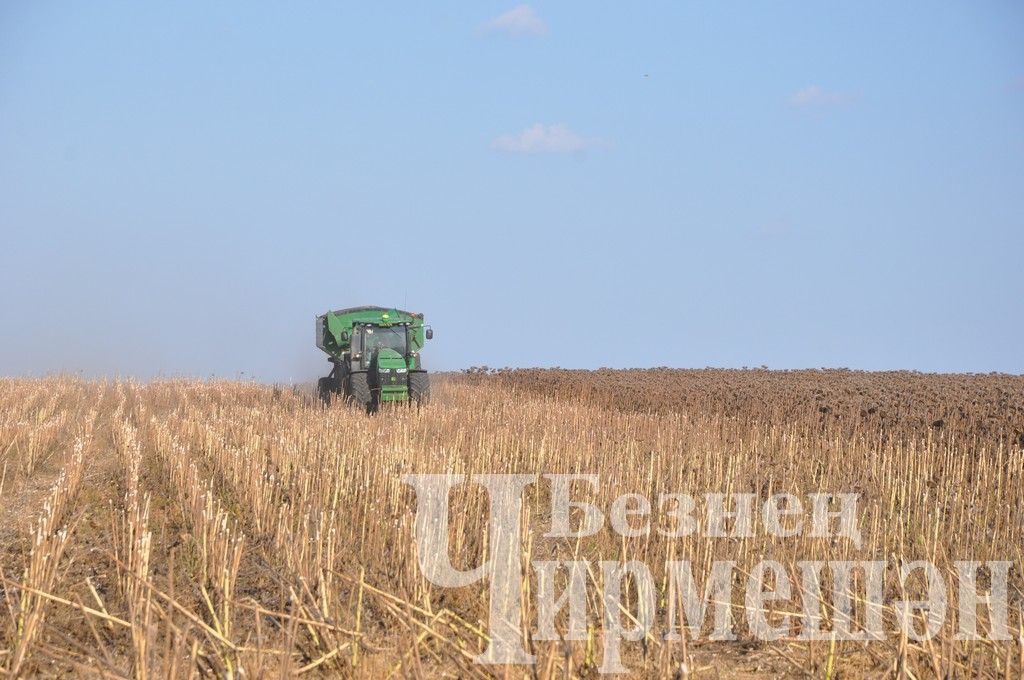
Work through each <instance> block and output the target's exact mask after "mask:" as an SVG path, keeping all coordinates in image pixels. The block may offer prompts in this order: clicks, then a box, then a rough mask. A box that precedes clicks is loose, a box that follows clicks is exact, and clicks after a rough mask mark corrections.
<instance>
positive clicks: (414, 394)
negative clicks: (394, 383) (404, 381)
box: [409, 371, 430, 406]
mask: <svg viewBox="0 0 1024 680" xmlns="http://www.w3.org/2000/svg"><path fill="white" fill-rule="evenodd" d="M409 401H410V402H415V403H416V405H417V406H426V405H427V404H428V403H430V376H429V375H428V374H427V373H423V372H419V371H417V372H415V373H410V374H409Z"/></svg>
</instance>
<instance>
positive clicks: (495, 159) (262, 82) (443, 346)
mask: <svg viewBox="0 0 1024 680" xmlns="http://www.w3.org/2000/svg"><path fill="white" fill-rule="evenodd" d="M361 304H378V305H385V306H398V307H402V306H406V307H407V308H409V309H411V310H414V311H421V312H424V313H425V314H426V317H427V320H428V321H429V322H431V323H432V325H433V327H434V329H435V337H434V340H433V341H432V342H431V343H430V344H429V345H428V347H427V352H426V354H425V356H426V357H427V365H428V366H432V367H434V368H438V369H441V368H443V369H455V368H461V367H466V366H470V365H480V364H487V365H490V366H506V365H508V366H556V365H560V366H565V367H599V366H612V367H626V366H659V365H668V366H680V367H703V366H723V367H740V366H759V365H762V364H766V365H768V366H769V367H772V368H795V367H820V366H833V367H835V366H846V367H851V368H865V369H889V368H911V369H919V370H925V371H992V370H998V371H1006V372H1012V373H1021V372H1024V337H1022V336H1024V5H1021V4H1020V3H1016V2H960V3H953V2H938V3H936V2H923V3H909V2H908V3H903V2H895V3H894V2H879V3H860V2H858V3H843V4H840V3H779V2H772V3H767V2H764V3H731V2H729V3H726V2H708V3H701V4H694V3H682V2H659V3H643V2H641V3H621V2H619V3H613V2H566V1H559V2H536V3H533V4H530V5H518V6H517V5H515V4H514V0H513V2H510V3H500V2H498V3H495V2H478V3H455V2H445V3H438V2H427V3H405V4H394V3H345V4H342V3H327V2H309V3H303V2H297V3H293V2H289V3H284V2H274V3H254V2H237V3H233V2H174V3H138V2H125V3H111V2H104V1H91V2H78V3H69V2H41V1H34V0H33V1H25V2H17V1H10V0H9V1H7V2H4V3H3V4H2V5H0V374H39V373H46V372H52V371H58V370H69V371H79V370H80V371H83V372H85V373H86V374H89V375H100V374H121V375H135V376H139V377H143V378H145V377H149V376H152V375H155V374H164V375H194V376H208V375H220V376H226V377H236V376H239V375H242V374H243V373H244V374H245V376H246V377H249V376H253V377H256V378H258V379H262V380H283V381H287V380H289V379H291V380H296V381H299V380H307V379H310V378H313V377H316V376H317V375H318V374H320V373H324V374H325V373H326V370H327V368H329V366H328V364H327V363H326V361H325V360H324V359H325V357H324V356H323V355H322V354H320V352H319V351H318V350H317V349H316V348H315V347H314V344H313V340H314V338H313V318H314V315H315V314H317V313H321V312H323V311H324V310H325V309H328V308H338V307H347V306H353V305H361Z"/></svg>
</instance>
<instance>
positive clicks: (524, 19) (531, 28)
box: [481, 5, 548, 35]
mask: <svg viewBox="0 0 1024 680" xmlns="http://www.w3.org/2000/svg"><path fill="white" fill-rule="evenodd" d="M481 29H482V30H483V32H485V33H508V34H509V35H543V34H545V33H547V31H548V26H547V24H545V23H544V22H543V21H541V19H540V17H538V16H537V13H536V12H534V11H533V8H532V7H530V6H529V5H516V6H515V7H513V8H512V9H510V10H509V11H507V12H505V13H504V14H499V15H498V16H496V17H494V18H493V19H491V20H490V21H488V22H487V23H485V24H484V25H483V26H481Z"/></svg>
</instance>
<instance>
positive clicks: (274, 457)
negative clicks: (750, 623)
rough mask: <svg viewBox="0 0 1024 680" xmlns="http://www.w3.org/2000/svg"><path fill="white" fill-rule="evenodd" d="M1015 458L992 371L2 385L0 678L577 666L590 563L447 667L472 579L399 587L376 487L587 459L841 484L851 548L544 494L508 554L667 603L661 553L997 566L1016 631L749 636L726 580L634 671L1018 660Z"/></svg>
mask: <svg viewBox="0 0 1024 680" xmlns="http://www.w3.org/2000/svg"><path fill="white" fill-rule="evenodd" d="M1022 447H1024V378H1020V377H1009V376H998V375H992V376H927V375H920V374H911V373H892V374H867V373H857V372H849V371H830V372H820V371H806V372H793V373H775V372H768V371H668V370H654V371H624V372H623V371H598V372H573V371H558V370H555V371H513V372H497V373H495V372H485V371H476V372H473V373H470V374H460V375H452V376H444V377H442V378H441V379H440V380H438V381H437V384H436V385H435V388H434V401H433V403H432V404H431V405H430V406H429V407H428V408H425V409H421V410H416V409H414V408H397V409H393V410H392V409H385V410H384V411H382V412H381V413H380V414H378V415H376V416H373V417H370V416H367V415H365V414H364V413H362V412H360V411H358V410H356V409H354V408H348V407H346V406H345V405H343V404H334V405H332V406H331V407H329V408H324V407H323V406H321V405H320V404H318V403H316V402H315V401H314V400H312V399H311V398H310V397H309V396H308V395H307V394H306V392H304V391H302V390H294V389H289V388H275V387H269V386H260V385H255V384H245V383H233V382H200V381H157V382H153V383H149V384H145V385H143V384H138V383H133V382H128V381H117V382H113V381H107V382H90V381H82V380H78V379H74V378H63V377H53V378H46V379H38V380H35V379H3V380H0V479H2V482H0V578H2V580H0V677H4V676H12V677H13V676H18V677H21V676H31V675H86V676H105V677H136V678H145V677H153V678H157V677H159V678H163V677H189V676H193V675H200V676H214V675H216V676H220V677H224V676H225V675H238V674H239V673H240V672H242V671H244V673H245V675H247V676H249V677H272V676H273V677H276V676H282V677H286V676H290V675H293V674H298V673H301V674H306V675H320V676H329V677H337V676H342V677H381V678H383V677H389V676H391V677H440V676H445V675H446V676H447V677H505V673H506V670H508V672H509V673H510V674H509V675H508V676H507V677H524V676H525V677H537V678H541V679H545V680H546V679H547V678H567V677H593V676H594V675H595V674H596V665H597V664H598V663H600V649H601V632H600V631H601V622H600V609H599V605H600V602H601V595H600V591H599V590H598V589H599V587H600V584H599V583H597V582H596V580H595V583H594V584H593V585H594V589H595V590H594V593H593V597H592V600H591V602H590V604H591V605H592V606H591V607H589V608H588V621H590V622H591V625H590V626H589V632H588V639H587V640H582V641H578V642H572V643H562V642H541V641H530V643H529V644H530V649H531V652H532V653H534V654H536V655H537V656H538V662H537V665H536V666H535V667H533V668H529V667H515V668H511V669H505V668H503V667H497V668H493V667H486V666H480V665H477V664H474V663H473V662H472V661H471V659H472V657H473V656H474V655H476V654H478V653H480V651H481V650H482V649H483V647H484V645H485V643H486V640H485V636H484V633H483V631H484V630H485V629H486V623H487V602H486V600H485V598H484V597H483V596H484V595H485V594H486V588H484V587H479V588H478V587H475V586H474V587H467V588H459V589H453V590H445V589H440V588H437V587H434V586H432V585H430V584H429V583H427V582H426V581H425V580H424V579H423V577H422V575H421V573H420V572H419V569H418V565H417V562H416V556H415V551H414V548H413V546H414V541H413V535H412V532H413V520H414V512H415V508H416V503H415V501H416V498H415V494H414V493H413V492H412V490H411V489H410V488H409V487H408V486H406V485H404V484H402V483H401V481H400V476H401V475H402V474H406V473H439V472H455V473H459V474H472V473H491V474H493V473H530V474H559V473H576V472H585V473H592V474H596V475H599V476H600V479H601V485H600V487H599V490H598V491H597V492H596V494H595V495H593V496H592V497H591V498H590V499H589V500H590V501H591V502H593V503H594V504H595V505H596V506H597V507H598V508H601V509H603V510H607V509H608V508H609V507H610V506H611V504H612V502H613V501H614V499H615V498H617V497H618V496H620V495H621V494H624V493H640V494H642V495H644V496H646V497H647V498H650V499H656V498H658V497H659V494H662V493H673V492H688V493H693V494H702V493H705V492H719V491H721V492H727V493H743V492H749V493H754V494H757V496H758V498H759V499H765V498H767V497H768V496H770V495H772V494H776V493H782V492H788V493H792V494H794V495H797V496H806V494H808V493H813V492H818V491H823V492H855V493H857V494H859V495H860V499H861V500H860V504H859V506H858V513H859V524H860V527H861V532H862V534H863V542H862V545H861V546H860V548H856V547H855V546H853V545H852V544H851V543H850V542H849V541H845V540H823V539H821V538H812V537H809V536H803V535H801V536H797V537H794V538H790V539H785V540H780V539H779V538H777V537H773V536H769V535H766V534H765V533H764V532H763V531H757V532H755V535H754V536H752V537H749V538H739V539H727V538H717V539H713V538H707V537H704V536H700V535H693V536H687V537H683V538H676V539H668V538H665V537H663V536H659V535H657V534H653V535H651V536H645V537H640V538H625V537H622V536H620V535H618V534H616V533H614V532H613V531H612V530H611V529H610V528H609V527H607V526H605V527H604V528H603V529H602V530H601V531H600V532H598V533H597V534H596V535H594V536H591V537H588V538H586V539H584V540H583V541H582V542H580V543H579V544H574V543H573V542H570V541H565V540H558V539H545V538H544V536H543V534H544V532H545V529H544V527H545V526H546V525H547V524H548V522H549V521H550V500H549V499H548V498H547V497H546V495H545V494H544V493H542V492H540V491H538V492H536V493H530V494H528V498H527V503H526V513H527V521H528V526H529V527H530V528H531V536H533V537H534V538H533V540H531V541H530V542H529V543H528V544H527V546H526V548H525V549H526V553H527V557H528V558H531V559H555V558H562V559H571V558H572V557H574V556H583V557H586V558H587V559H591V560H594V561H595V562H596V561H597V560H600V559H605V560H613V559H614V560H627V559H639V560H642V561H644V562H646V563H647V564H649V565H650V566H651V571H652V573H653V575H654V578H655V581H656V583H657V584H658V586H659V592H662V593H664V588H663V585H664V583H665V579H666V576H665V569H664V564H665V561H666V560H667V559H680V556H686V558H687V559H689V560H692V562H693V564H694V565H704V566H707V565H710V564H711V563H712V561H714V560H725V559H730V560H736V561H737V562H738V563H739V564H740V567H741V568H747V569H749V568H750V567H751V566H752V565H753V564H754V563H756V562H758V561H759V560H760V559H762V558H763V557H764V556H766V555H769V556H771V558H772V559H774V560H778V561H779V562H781V563H782V564H784V565H786V566H787V568H792V567H793V565H794V564H795V561H796V560H861V559H884V560H887V561H891V562H892V563H893V564H898V563H902V562H906V561H910V560H915V559H922V560H929V561H931V562H933V563H935V564H936V565H938V567H939V568H940V570H943V571H944V572H946V573H952V570H953V566H952V563H953V561H954V560H958V559H964V558H967V557H969V558H970V559H973V560H1010V561H1012V562H1013V563H1014V566H1013V568H1012V570H1011V573H1010V582H1009V590H1010V628H1011V629H1012V630H1013V631H1014V639H1011V640H1007V641H995V642H993V641H987V640H983V641H961V640H955V639H954V638H953V634H954V633H955V632H956V628H955V625H948V626H947V627H945V628H944V629H943V630H942V632H940V634H939V635H938V636H936V637H935V638H933V639H932V640H931V641H929V642H928V643H917V642H914V641H912V640H907V639H906V638H905V637H904V636H900V635H898V634H894V635H892V636H890V637H888V638H887V639H885V640H883V641H878V642H871V643H856V642H839V643H838V644H836V643H830V642H829V641H827V640H826V641H806V640H799V639H784V640H779V641H777V642H771V643H766V642H760V641H758V640H755V639H753V637H752V636H750V635H749V633H748V632H747V631H746V630H745V628H744V626H743V624H742V622H743V621H744V620H745V617H744V611H743V606H744V604H743V595H742V589H740V590H738V591H737V592H736V599H735V600H734V601H733V602H732V607H733V616H734V618H735V619H736V620H737V621H739V622H740V625H738V626H737V635H738V637H739V639H738V640H737V641H735V642H711V641H708V640H706V639H697V640H693V641H691V642H690V643H689V644H679V643H674V644H673V643H670V642H666V641H665V640H663V639H659V638H658V637H657V636H651V637H650V639H648V640H645V641H644V642H643V643H640V642H635V643H624V648H623V649H624V654H623V659H624V661H625V663H626V665H627V666H628V667H629V668H630V669H631V670H632V673H633V675H634V676H635V677H652V676H653V677H666V678H672V677H696V678H702V677H751V678H753V677H761V676H763V675H765V674H774V675H783V676H792V677H805V676H806V675H807V673H810V674H811V675H812V676H813V677H824V676H826V675H829V674H831V675H832V676H833V677H861V676H864V677H867V676H871V677H875V676H878V675H889V676H894V677H895V676H898V675H900V674H906V677H911V676H913V677H935V676H943V675H946V674H949V675H950V676H960V677H973V676H982V677H993V678H995V677H998V678H1003V677H1020V673H1021V669H1022V667H1024V639H1021V637H1020V634H1019V631H1020V630H1021V613H1020V612H1021V608H1022V606H1024V581H1022V566H1024V553H1022V551H1024V547H1022V546H1024V448H1022ZM478 491H479V490H478V489H477V490H474V489H473V488H472V487H469V486H467V487H466V490H461V489H460V490H457V491H455V493H454V494H453V497H452V501H451V502H452V506H453V511H452V518H453V519H452V553H453V556H454V557H453V559H454V561H455V562H456V563H457V564H460V565H463V566H470V565H474V564H477V563H479V561H480V560H481V559H482V557H483V555H484V552H485V549H486V548H485V544H484V541H483V537H484V535H485V534H486V530H487V502H486V498H485V496H484V494H482V493H479V492H478ZM654 519H655V520H657V517H656V516H655V518H654ZM531 578H532V577H531V576H530V575H529V574H527V575H526V576H524V579H525V581H524V582H525V583H526V586H527V587H526V588H525V590H527V591H528V592H533V589H535V584H533V583H532V582H531V580H530V579H531ZM887 587H888V586H887ZM950 588H953V589H955V582H952V581H950ZM887 594H888V595H895V594H896V593H894V592H889V593H887ZM951 601H952V600H951ZM658 606H659V609H660V610H663V609H664V607H665V606H666V603H665V602H664V601H662V600H661V599H659V603H658ZM798 606H799V605H798V604H795V605H794V604H788V605H787V604H785V603H779V610H778V611H777V612H773V616H775V615H781V614H784V613H786V612H787V611H790V610H791V609H792V608H793V607H798ZM524 613H525V619H526V620H527V621H531V620H532V619H531V617H532V616H534V615H535V614H536V612H535V611H533V606H532V604H531V603H530V602H529V601H527V602H525V604H524ZM979 619H980V623H979V626H980V628H982V629H983V630H984V627H985V612H984V611H980V612H979ZM953 623H954V624H955V619H954V620H953ZM709 627H710V622H709Z"/></svg>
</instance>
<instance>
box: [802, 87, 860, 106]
mask: <svg viewBox="0 0 1024 680" xmlns="http://www.w3.org/2000/svg"><path fill="white" fill-rule="evenodd" d="M854 99H856V97H854V96H853V95H851V94H849V93H847V92H826V91H825V90H823V89H822V88H820V87H818V86H817V85H808V86H807V87H805V88H804V89H802V90H799V91H797V92H795V93H793V94H792V95H791V96H790V98H789V105H790V106H795V107H797V108H826V107H833V106H843V105H844V104H849V103H850V102H852V101H853V100H854Z"/></svg>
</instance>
